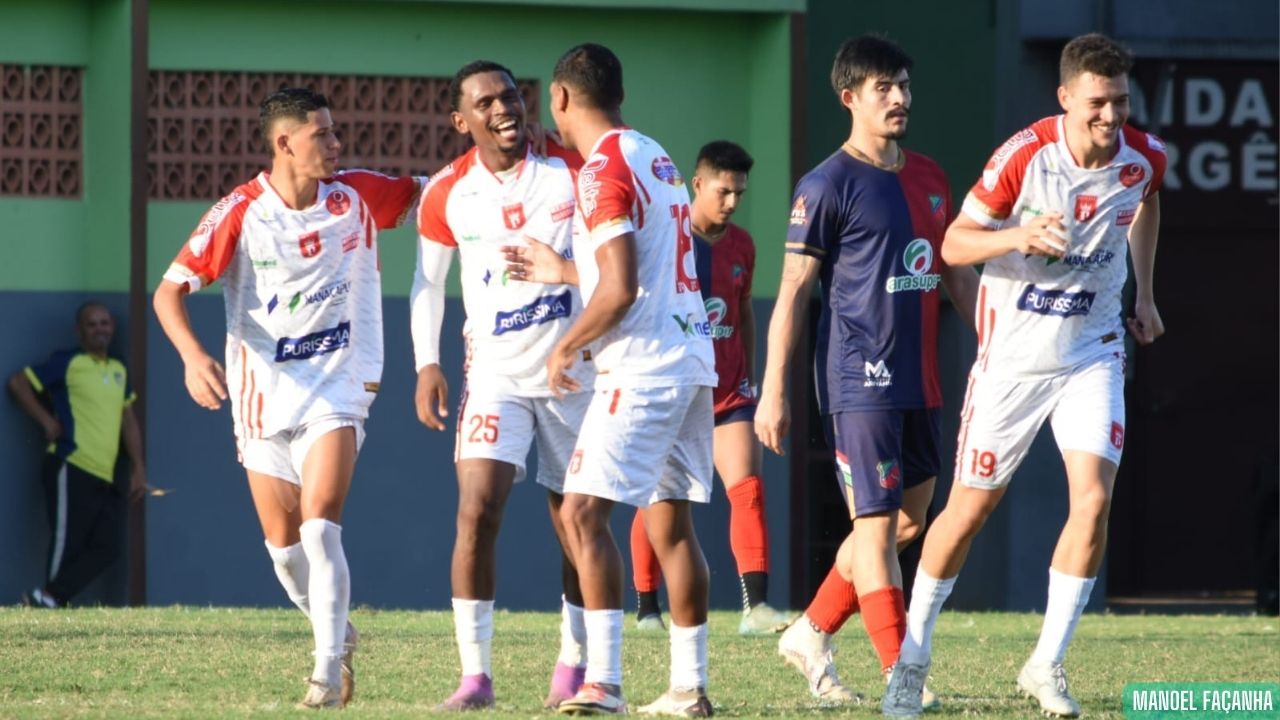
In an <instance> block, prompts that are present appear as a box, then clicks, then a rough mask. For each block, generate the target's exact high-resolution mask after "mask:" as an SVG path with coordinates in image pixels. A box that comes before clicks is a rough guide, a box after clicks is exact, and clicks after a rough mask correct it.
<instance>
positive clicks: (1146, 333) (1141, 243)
mask: <svg viewBox="0 0 1280 720" xmlns="http://www.w3.org/2000/svg"><path fill="white" fill-rule="evenodd" d="M1159 234H1160V194H1159V193H1155V194H1153V195H1151V196H1150V197H1148V198H1147V199H1146V200H1143V201H1142V203H1141V204H1140V205H1138V214H1137V216H1135V217H1134V219H1133V227H1131V228H1130V229H1129V255H1130V256H1131V257H1132V258H1133V282H1134V300H1133V317H1131V318H1126V320H1125V323H1126V324H1127V325H1128V326H1129V332H1130V333H1132V334H1133V337H1134V338H1135V339H1136V340H1137V341H1138V343H1139V344H1140V345H1150V344H1151V343H1153V342H1155V340H1156V338H1158V337H1160V336H1161V335H1163V334H1164V321H1163V320H1161V319H1160V311H1159V310H1156V300H1155V290H1154V289H1153V287H1152V283H1153V282H1154V281H1155V270H1156V241H1157V238H1158V236H1159Z"/></svg>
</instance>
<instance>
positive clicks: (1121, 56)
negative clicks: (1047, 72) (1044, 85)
mask: <svg viewBox="0 0 1280 720" xmlns="http://www.w3.org/2000/svg"><path fill="white" fill-rule="evenodd" d="M1132 67H1133V53H1131V52H1129V49H1128V48H1126V47H1125V46H1123V45H1121V44H1120V43H1118V42H1116V41H1115V40H1112V39H1111V38H1109V37H1107V36H1106V35H1103V34H1101V33H1089V34H1088V35H1081V36H1080V37H1078V38H1075V39H1074V40H1072V41H1071V42H1069V43H1067V45H1066V47H1064V48H1062V60H1061V61H1060V62H1059V63H1058V82H1059V83H1060V84H1061V85H1063V86H1066V84H1067V83H1069V82H1071V81H1072V80H1074V79H1076V78H1077V77H1079V76H1080V75H1083V74H1085V73H1093V74H1094V75H1097V76H1098V77H1104V78H1113V77H1118V76H1120V75H1128V74H1129V70H1130V69H1131V68H1132Z"/></svg>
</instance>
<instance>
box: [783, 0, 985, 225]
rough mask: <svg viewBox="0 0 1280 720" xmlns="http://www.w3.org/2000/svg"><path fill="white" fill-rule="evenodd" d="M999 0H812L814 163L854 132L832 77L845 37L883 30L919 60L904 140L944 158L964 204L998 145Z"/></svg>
mask: <svg viewBox="0 0 1280 720" xmlns="http://www.w3.org/2000/svg"><path fill="white" fill-rule="evenodd" d="M993 2H994V0H959V1H958V2H950V3H941V2H933V1H932V0H900V1H899V2H895V3H886V2H870V1H868V0H859V1H858V2H851V1H850V0H809V14H808V16H807V36H808V47H807V49H806V54H805V57H806V62H807V64H808V66H809V68H808V73H807V75H808V81H809V88H808V91H807V93H806V95H805V97H806V99H807V102H808V122H807V123H806V131H807V134H808V144H807V147H808V163H807V167H811V166H813V165H816V164H817V163H818V162H820V161H821V160H822V159H823V158H825V157H826V156H827V155H830V154H831V153H832V152H834V151H835V149H836V148H837V147H839V146H840V143H842V142H844V140H845V138H846V137H848V134H849V114H848V111H846V110H845V109H844V108H842V107H840V104H839V102H838V101H837V100H836V98H835V94H834V93H833V92H832V90H831V83H830V80H829V77H830V73H831V61H832V59H833V58H834V57H835V54H836V49H837V48H839V47H840V43H841V42H843V41H844V39H845V38H847V37H852V36H854V35H859V34H861V33H864V32H882V33H886V34H887V35H888V37H889V38H890V39H891V40H893V41H895V42H897V43H898V44H900V45H901V46H902V47H903V49H905V50H906V51H907V53H908V54H910V55H911V57H912V59H914V60H915V67H914V68H913V69H912V71H911V87H912V106H911V126H910V133H909V135H908V137H907V139H906V140H905V141H904V142H903V144H904V145H905V146H906V147H909V148H911V149H912V150H916V151H919V152H922V153H924V154H926V155H929V156H931V157H932V158H933V159H935V160H937V161H938V163H940V164H941V165H942V168H943V170H945V171H946V173H947V176H948V178H949V179H950V181H951V188H952V192H953V195H954V196H955V200H956V202H957V205H958V203H959V202H960V201H961V200H963V198H964V193H966V192H967V191H968V189H969V187H970V186H972V185H973V182H974V181H975V180H977V178H978V175H979V174H980V173H981V172H982V166H983V164H984V163H986V161H987V157H988V156H989V155H990V154H991V150H992V148H994V147H995V143H996V140H995V138H994V136H993V132H994V127H995V89H994V86H995V83H996V82H997V78H996V75H995V67H996V28H995V26H994V17H995V16H994V10H993V9H992V7H991V6H992V3H993Z"/></svg>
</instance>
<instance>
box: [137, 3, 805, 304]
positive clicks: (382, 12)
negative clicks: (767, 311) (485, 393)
mask: <svg viewBox="0 0 1280 720" xmlns="http://www.w3.org/2000/svg"><path fill="white" fill-rule="evenodd" d="M306 7H307V8H308V9H307V10H306V11H305V12H302V11H300V10H299V8H300V6H299V4H298V3H295V2H288V1H285V0H277V1H276V2H248V1H246V0H228V1H227V2H222V3H218V4H216V5H208V4H199V5H197V4H194V3H187V2H181V1H179V0H152V3H151V29H150V37H151V46H150V51H151V66H152V67H153V68H156V69H217V70H255V71H293V72H304V71H305V72H333V73H352V72H357V73H368V74H389V75H435V76H450V75H452V74H453V73H454V72H455V71H456V70H457V68H458V67H459V66H461V65H462V64H464V63H466V62H468V61H470V60H473V59H476V58H480V57H486V58H491V59H494V60H498V61H500V62H502V63H504V64H506V65H508V66H509V67H511V68H512V70H513V71H515V73H516V74H517V75H519V76H521V77H536V78H539V79H540V80H541V81H542V82H543V86H544V87H546V85H547V84H548V83H549V81H550V73H551V69H552V66H553V65H554V63H555V60H556V59H557V58H558V57H559V56H560V54H561V53H563V52H564V51H565V50H567V49H568V48H569V47H571V46H573V45H575V44H577V43H580V42H586V41H592V42H601V43H604V44H606V45H608V46H609V47H611V48H612V49H613V50H614V51H615V52H616V53H618V56H619V57H620V58H621V59H622V62H623V66H624V68H625V77H626V87H627V101H626V103H625V104H624V105H623V115H624V117H625V118H626V120H627V122H628V123H630V124H631V125H633V126H634V127H636V128H638V129H639V130H641V131H642V132H645V133H646V134H649V135H651V136H653V137H654V138H656V139H657V140H658V141H659V142H661V143H662V144H663V145H664V146H665V147H666V148H667V150H668V151H669V152H670V153H671V155H672V157H673V158H674V159H675V160H676V163H677V165H679V166H680V167H681V168H684V169H685V172H686V174H688V173H689V172H690V171H691V170H692V166H693V160H694V158H695V156H696V154H697V151H698V148H699V147H701V145H702V144H703V143H704V142H706V141H708V140H712V139H716V138H726V139H731V140H735V141H737V142H741V143H743V144H744V145H746V146H747V147H748V149H749V150H750V151H751V152H752V153H753V154H755V155H756V157H757V158H758V162H757V164H756V169H755V172H754V173H753V174H752V181H751V192H750V194H749V196H748V198H749V199H748V201H747V203H746V206H745V207H744V208H743V210H742V211H741V212H740V214H739V215H740V217H739V219H740V221H741V222H742V224H743V225H744V226H745V227H747V228H748V229H749V230H751V231H752V232H753V233H755V234H756V235H757V236H760V237H770V236H780V233H781V232H782V229H783V228H784V223H785V219H784V218H785V214H786V210H787V203H788V199H789V193H790V189H789V179H788V163H789V154H788V143H789V137H790V136H789V114H788V109H787V105H788V103H787V102H786V101H785V99H786V98H787V97H788V93H789V75H788V73H787V70H786V68H787V66H788V64H789V56H788V54H787V53H788V41H787V38H788V36H787V22H786V19H785V16H783V15H778V14H759V13H751V14H746V13H717V12H681V13H679V14H677V15H671V14H664V13H657V12H652V11H642V10H630V9H627V10H607V9H599V8H592V9H581V10H566V9H563V8H547V7H526V6H494V5H481V4H478V3H471V4H443V5H442V4H425V3H415V2H389V3H373V2H366V3H360V4H359V5H358V6H356V5H354V4H351V3H336V2H335V3H328V2H318V3H311V4H309V5H307V6H306ZM282 28H288V30H289V31H288V32H287V33H284V32H282V31H281V30H282ZM486 28H492V30H486ZM511 28H519V34H518V35H516V34H514V33H513V31H512V30H511ZM194 29H198V30H199V33H198V36H199V37H204V38H217V37H235V38H236V46H235V49H234V50H232V49H230V48H229V47H228V46H227V45H225V44H219V43H214V42H197V41H195V36H193V33H194V31H195V30H194ZM329 37H333V38H335V39H336V38H338V37H341V45H337V44H334V45H332V46H331V47H332V49H331V50H317V48H318V47H329V46H327V45H325V41H319V40H316V38H329ZM335 42H336V40H335ZM742 48H750V50H751V52H750V53H746V54H745V57H746V60H745V63H746V71H744V66H743V63H744V59H743V58H744V54H743V53H742V52H741V49H742ZM780 99H781V100H780ZM544 105H545V103H544ZM542 121H543V123H544V124H547V125H550V123H551V119H550V116H549V115H546V114H544V116H543V118H542ZM208 204H209V203H197V204H192V203H167V202H166V203H151V208H150V210H149V212H148V227H149V238H150V240H149V243H150V251H149V256H148V275H149V278H148V282H149V283H151V284H154V283H155V282H158V280H159V278H160V275H161V274H163V272H164V269H165V268H166V267H167V266H168V263H169V261H170V260H171V259H172V257H173V255H174V254H175V253H176V251H177V248H178V246H179V244H181V242H182V240H183V239H185V238H186V237H187V235H188V234H189V233H190V231H191V229H192V228H193V227H194V226H195V225H196V223H197V221H198V220H199V216H200V213H201V212H203V210H204V208H205V207H207V206H208ZM382 248H383V267H384V268H385V269H386V271H385V272H384V278H383V288H384V291H385V292H386V293H387V294H391V295H407V294H408V290H409V285H410V282H411V270H410V268H412V267H413V257H414V243H413V236H412V231H410V230H408V229H400V230H396V231H393V232H390V233H386V234H385V235H384V238H383V243H382ZM770 292H773V291H772V290H770Z"/></svg>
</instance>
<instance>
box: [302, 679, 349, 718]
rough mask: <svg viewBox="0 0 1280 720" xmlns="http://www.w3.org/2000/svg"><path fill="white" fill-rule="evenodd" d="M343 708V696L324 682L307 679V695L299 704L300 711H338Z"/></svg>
mask: <svg viewBox="0 0 1280 720" xmlns="http://www.w3.org/2000/svg"><path fill="white" fill-rule="evenodd" d="M341 707H342V694H341V693H340V692H339V691H338V690H337V689H336V688H333V687H330V686H329V685H328V684H326V683H325V682H324V681H322V680H313V679H310V678H308V679H307V694H306V695H304V696H302V702H300V703H298V709H299V710H337V709H338V708H341Z"/></svg>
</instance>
